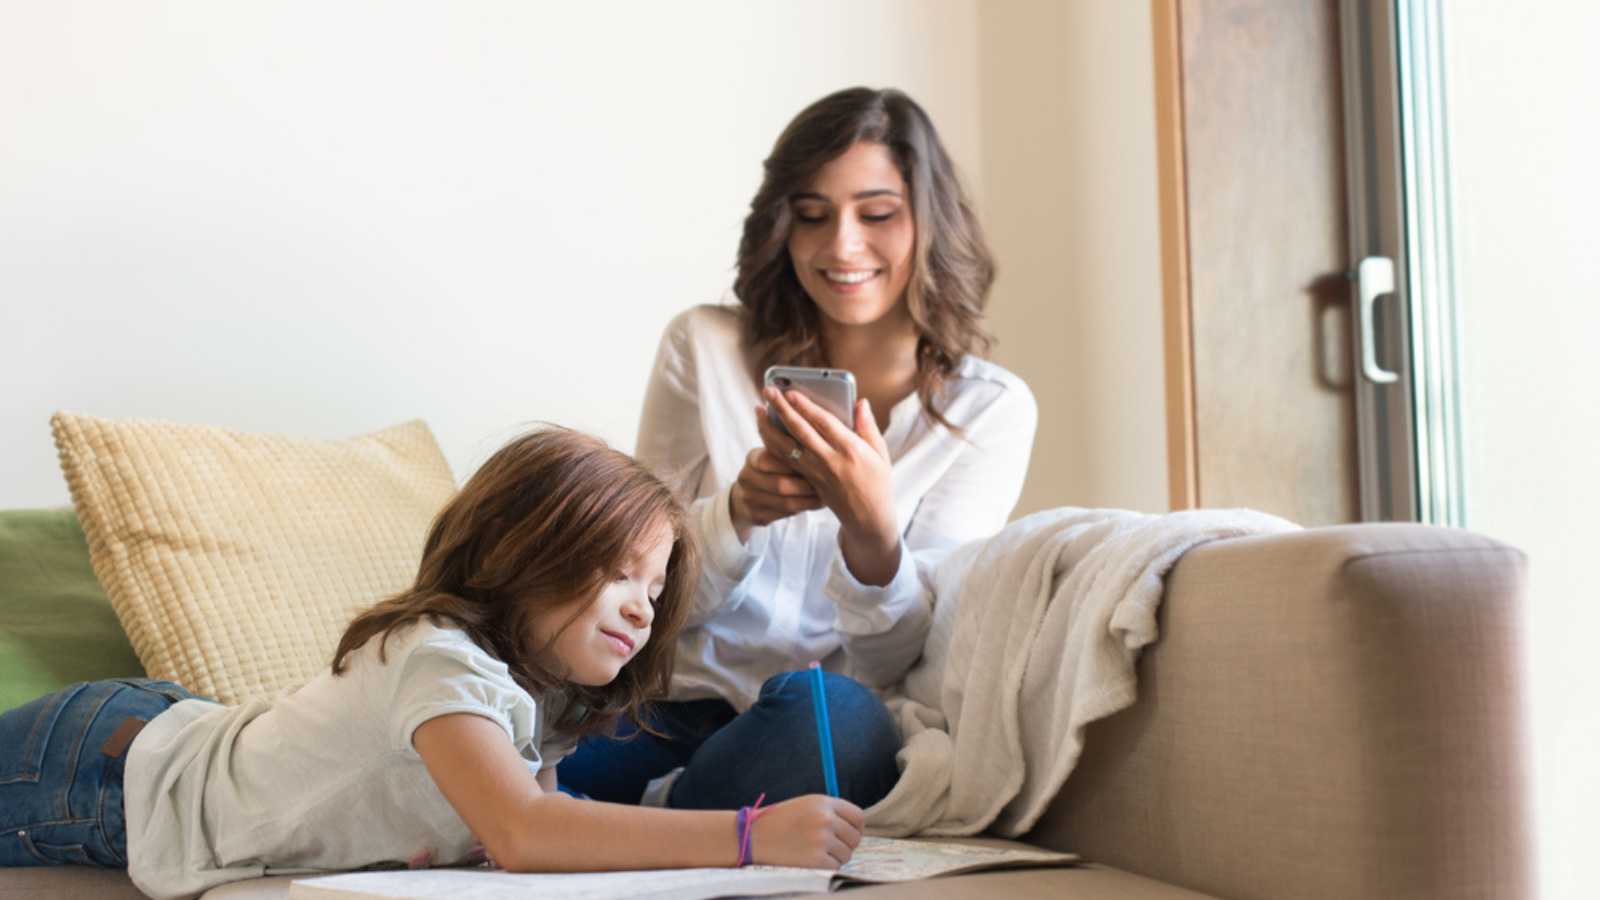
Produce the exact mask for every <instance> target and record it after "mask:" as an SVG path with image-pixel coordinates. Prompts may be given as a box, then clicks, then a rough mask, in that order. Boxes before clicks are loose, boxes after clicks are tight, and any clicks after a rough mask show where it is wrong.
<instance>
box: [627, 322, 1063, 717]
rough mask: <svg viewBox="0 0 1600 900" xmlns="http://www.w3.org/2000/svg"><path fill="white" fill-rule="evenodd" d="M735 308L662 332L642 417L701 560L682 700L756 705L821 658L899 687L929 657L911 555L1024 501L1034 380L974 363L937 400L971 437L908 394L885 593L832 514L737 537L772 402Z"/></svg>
mask: <svg viewBox="0 0 1600 900" xmlns="http://www.w3.org/2000/svg"><path fill="white" fill-rule="evenodd" d="M742 315H743V312H742V310H741V309H740V308H738V307H733V306H698V307H694V308H692V309H690V310H688V311H686V312H684V313H682V314H680V315H679V316H678V317H677V318H675V319H673V320H672V322H671V324H669V325H668V326H667V329H666V332H665V333H664V334H663V335H662V338H661V346H660V349H659V351H658V352H657V355H656V362H655V368H654V369H653V370H652V372H651V376H650V384H649V387H648V389H647V390H646V393H645V403H644V413H643V416H642V417H641V419H640V422H639V440H638V449H637V455H638V457H639V459H640V461H641V462H643V463H645V464H646V465H647V466H649V467H650V468H651V469H652V470H654V471H655V473H656V474H657V475H658V476H660V477H661V478H662V479H663V480H664V481H666V482H667V483H668V484H669V485H671V486H672V488H673V490H674V491H675V492H676V493H677V494H678V496H679V498H680V499H682V500H684V501H685V502H692V504H693V505H692V507H691V513H692V514H691V521H692V522H693V523H694V528H695V531H696V534H697V536H698V537H699V539H700V542H701V546H702V547H703V548H704V556H705V562H704V565H703V566H702V574H701V579H700V583H699V586H698V589H697V592H696V597H695V607H694V609H693V611H692V612H691V613H690V616H689V621H688V625H687V627H686V628H685V629H684V631H683V633H682V635H681V636H680V638H679V640H678V648H677V651H678V652H677V658H676V662H675V664H674V672H673V679H672V689H671V696H672V697H673V698H674V699H678V700H689V699H697V698H706V697H721V698H722V699H725V700H727V701H728V702H729V703H731V704H732V705H733V706H734V707H735V708H736V709H739V710H744V709H747V708H749V706H750V705H751V704H753V703H754V702H755V700H756V697H757V695H758V694H759V692H760V689H761V684H762V682H763V681H765V680H766V679H767V678H769V677H771V676H772V675H775V674H777V673H778V672H782V671H787V670H793V669H800V668H804V667H805V666H806V665H807V664H808V663H809V662H810V661H812V660H821V661H822V662H823V666H824V667H825V668H827V669H829V670H830V671H838V672H844V673H845V674H848V675H851V676H852V677H855V678H857V679H858V680H860V681H862V682H863V683H865V684H868V685H871V686H874V687H877V686H883V685H887V684H891V683H893V682H894V681H897V680H898V679H899V678H900V677H901V676H902V675H904V674H905V671H906V669H907V668H909V667H910V666H911V664H912V663H913V662H915V661H916V658H917V656H918V655H919V654H920V653H921V652H922V643H923V639H924V638H925V637H926V635H927V631H928V627H929V623H930V612H931V611H930V610H929V609H928V607H927V600H926V597H925V596H924V592H923V591H922V590H921V584H920V578H921V576H920V575H919V574H918V566H917V565H916V564H915V563H914V561H913V554H914V553H915V554H920V553H933V552H938V551H943V550H946V549H948V548H950V547H954V546H956V545H957V544H961V543H965V542H967V541H969V540H972V539H975V538H980V537H987V536H988V535H991V534H993V533H994V532H996V531H998V530H1000V528H1001V527H1002V526H1004V525H1005V523H1006V519H1007V517H1008V516H1009V515H1010V514H1011V510H1012V508H1013V507H1014V506H1016V503H1017V498H1018V497H1019V496H1021V493H1022V482H1023V478H1024V477H1025V476H1026V474H1027V470H1028V457H1029V455H1030V454H1031V453H1032V450H1033V435H1034V430H1035V428H1036V426H1037V424H1038V407H1037V405H1036V404H1035V403H1034V399H1033V393H1032V392H1031V391H1029V390H1028V386H1027V385H1026V384H1024V383H1023V382H1022V380H1021V379H1020V378H1018V377H1016V376H1015V375H1013V374H1011V373H1010V372H1008V371H1006V370H1005V369H1003V368H1001V367H1000V366H997V365H995V364H994V363H991V362H988V361H986V360H982V359H978V358H977V357H973V356H968V357H964V358H963V359H962V360H961V362H960V364H959V365H958V366H957V369H956V372H955V374H954V375H953V376H952V377H951V378H949V379H948V380H947V381H946V382H945V384H944V386H943V388H942V394H941V395H940V397H939V398H938V402H937V403H936V404H935V405H936V407H937V408H938V409H939V411H940V412H941V413H942V414H943V415H944V416H945V417H946V418H948V419H949V420H950V421H951V422H952V423H954V424H955V425H957V426H959V427H960V428H962V429H963V432H964V433H963V434H961V435H959V436H958V435H956V434H953V433H951V432H950V431H949V430H948V429H946V428H944V427H943V426H939V425H937V424H936V423H934V422H933V421H932V420H931V419H929V418H928V417H927V416H926V415H924V414H923V410H922V406H921V400H920V398H919V397H918V396H917V395H916V394H915V393H913V394H911V395H910V396H908V397H906V398H905V399H904V400H902V401H901V402H899V403H898V404H896V405H895V406H894V408H893V409H891V410H890V412H889V427H888V429H887V430H886V431H885V432H884V440H885V442H886V443H887V444H888V446H889V456H890V459H891V460H892V462H893V473H894V475H893V479H894V485H893V492H894V507H895V513H896V515H897V516H898V518H899V522H900V533H901V537H902V541H901V554H900V569H899V571H898V572H897V573H896V574H895V576H894V579H893V580H892V581H891V582H890V583H889V584H888V585H886V586H884V587H868V586H865V585H863V584H861V583H860V582H859V581H857V580H856V579H855V578H854V577H853V576H852V575H851V574H850V571H849V569H848V567H847V566H845V564H844V558H843V556H842V554H841V553H840V551H839V539H838V535H839V520H838V518H837V517H836V516H835V515H834V514H833V512H832V511H830V510H827V509H820V510H815V511H811V512H806V513H802V514H800V515H796V516H791V517H789V518H786V519H781V520H779V521H777V522H774V523H773V524H772V525H770V526H767V527H765V528H756V529H754V530H753V532H752V534H751V537H750V540H749V543H748V544H741V543H739V538H738V535H737V534H736V533H735V532H734V529H733V523H732V520H731V518H730V516H729V512H728V491H729V489H730V488H731V486H732V484H733V481H734V479H735V478H737V477H738V475H739V470H740V469H741V468H742V467H743V466H744V462H745V457H746V456H747V455H748V454H749V452H750V451H751V450H752V449H753V448H755V447H759V446H761V437H760V434H759V433H758V432H757V430H756V424H755V407H756V405H757V404H758V403H760V402H761V397H760V392H759V385H758V384H757V383H756V381H755V377H754V373H753V371H752V367H753V363H752V361H751V360H750V358H749V356H748V355H747V353H746V351H745V350H744V348H743V343H742V338H741V331H740V325H741V321H740V316H742Z"/></svg>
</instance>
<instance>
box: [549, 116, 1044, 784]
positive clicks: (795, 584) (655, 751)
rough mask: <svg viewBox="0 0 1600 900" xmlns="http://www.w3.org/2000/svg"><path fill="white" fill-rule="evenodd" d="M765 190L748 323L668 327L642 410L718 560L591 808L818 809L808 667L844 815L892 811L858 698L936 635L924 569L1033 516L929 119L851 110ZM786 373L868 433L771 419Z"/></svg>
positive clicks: (970, 223)
mask: <svg viewBox="0 0 1600 900" xmlns="http://www.w3.org/2000/svg"><path fill="white" fill-rule="evenodd" d="M765 173H766V174H765V179H764V180H763V182H762V185H761V188H760V190H759V191H758V192H757V193H756V196H755V199H754V200H752V201H751V204H750V213H749V215H748V216H747V217H746V219H745V223H744V235H743V239H742V240H741V241H740V245H739V267H738V278H737V281H736V282H735V285H734V293H735V294H736V295H737V296H738V298H739V304H740V305H739V306H738V307H726V306H702V307H697V308H694V309H691V310H689V311H687V312H685V313H683V314H681V315H679V316H678V317H677V318H676V319H675V320H673V322H672V323H671V324H670V325H669V326H668V327H667V331H666V333H665V335H664V336H663V338H662V342H661V348H660V352H659V354H658V356H657V358H656V365H655V369H654V371H653V373H652V375H651V380H650V385H649V389H648V391H647V394H646V397H645V408H644V414H643V417H642V419H641V422H640V426H639V442H638V456H639V458H640V460H641V461H643V462H644V463H646V464H647V465H649V466H651V467H652V468H653V469H654V470H655V471H656V472H657V473H658V474H659V475H661V476H662V477H663V479H664V480H666V481H667V483H669V484H671V485H672V486H673V488H674V490H675V491H677V493H678V495H679V496H680V497H681V498H683V499H684V500H685V501H693V506H692V510H691V520H692V527H693V529H694V530H695V532H696V534H697V536H698V539H699V542H700V544H701V546H702V547H703V548H704V553H705V557H706V558H705V560H704V563H703V566H702V571H701V578H700V582H699V584H698V586H697V594H696V598H695V602H694V607H693V609H692V610H691V611H690V614H689V618H688V621H687V624H686V627H685V629H684V631H683V633H682V634H681V636H680V637H679V639H678V646H677V659H676V664H675V665H676V669H675V672H674V676H673V680H672V687H671V691H670V697H671V701H670V702H666V703H661V704H659V705H657V707H656V708H655V710H654V712H653V714H652V718H651V723H652V726H653V729H654V730H655V731H657V732H659V734H651V733H648V732H632V733H630V734H627V735H625V736H624V737H623V739H621V740H613V739H607V738H589V739H586V740H585V741H584V743H583V744H582V745H581V746H580V747H579V749H578V751H577V752H576V753H575V754H574V755H573V756H572V757H570V758H569V759H568V760H567V762H566V763H565V764H563V765H562V767H561V770H562V782H563V784H565V785H566V786H568V788H569V789H572V790H575V791H579V792H582V793H585V794H588V795H590V796H593V797H595V798H597V799H603V800H612V801H619V802H640V801H641V800H642V801H643V802H645V803H650V804H661V805H668V806H673V807H681V808H736V807H739V806H742V805H745V804H748V803H750V802H751V801H752V799H753V798H755V797H756V796H757V795H758V794H760V793H763V792H764V793H765V794H766V796H767V798H768V799H769V800H771V799H783V798H786V797H792V796H799V795H801V794H805V793H808V792H813V791H816V790H819V789H820V785H821V783H822V774H821V771H822V770H821V765H820V760H819V758H818V740H817V737H816V726H815V724H814V720H813V718H812V709H811V699H810V695H809V693H808V690H807V688H806V682H805V679H804V678H802V677H800V676H799V674H798V672H797V670H803V669H804V668H805V667H806V665H807V663H808V662H809V661H811V660H822V662H823V667H824V668H825V669H826V670H827V671H828V676H827V702H828V709H829V713H830V715H831V717H832V731H833V734H834V735H835V736H836V739H835V753H836V758H837V767H838V777H839V784H840V791H841V793H842V795H843V796H844V797H845V798H847V799H849V800H851V801H852V802H854V803H856V804H858V805H860V806H863V807H865V806H868V805H870V804H872V803H874V802H876V801H877V800H879V799H881V798H882V797H883V796H884V795H885V794H887V793H888V791H889V789H890V788H891V787H893V785H894V782H895V780H896V778H897V777H898V770H897V767H896V765H895V762H894V756H895V753H896V752H897V751H898V749H899V746H900V740H899V735H898V732H897V730H896V729H895V727H894V724H893V722H892V721H891V720H890V717H889V714H888V711H887V710H886V709H885V708H884V705H883V703H882V702H881V701H880V700H879V699H878V698H877V696H876V695H875V694H874V693H873V692H872V690H870V689H869V688H877V687H884V686H887V685H889V684H892V683H894V682H895V681H897V680H899V678H900V677H901V676H903V675H904V673H905V671H906V669H907V668H909V667H910V665H911V664H912V663H913V662H914V661H915V660H916V658H917V656H918V654H919V653H920V652H921V650H922V642H923V639H924V638H925V637H926V635H927V631H928V627H929V622H930V616H931V611H930V610H929V609H928V608H927V606H926V605H925V601H924V600H922V599H920V596H919V592H918V590H917V586H918V581H917V579H918V575H917V569H916V566H915V565H914V564H913V562H912V554H913V553H915V552H917V551H923V550H928V549H933V548H940V547H948V546H952V545H954V544H957V543H961V542H964V541H967V540H970V539H972V538H977V537H982V536H985V535H988V534H991V533H993V532H994V531H996V530H998V529H999V528H1000V527H1001V526H1002V525H1004V524H1005V521H1006V518H1007V516H1008V515H1009V514H1010V511H1011V509H1012V507H1013V506H1014V505H1015V504H1016V500H1017V497H1018V495H1019V494H1020V493H1021V489H1022V481H1023V476H1024V474H1025V472H1026V470H1027V464H1028V456H1029V453H1030V451H1031V449H1032V445H1033V434H1034V427H1035V424H1036V421H1037V410H1036V408H1035V405H1034V400H1033V396H1032V394H1031V393H1030V392H1029V391H1028V388H1027V386H1026V385H1024V384H1023V383H1022V381H1021V380H1020V379H1018V378H1017V377H1016V376H1014V375H1012V374H1011V373H1009V372H1007V371H1005V370H1004V369H1002V368H1000V367H999V366H996V365H994V364H993V363H990V362H987V361H985V360H983V359H980V358H979V357H978V356H977V355H976V354H977V353H979V352H981V351H983V350H984V349H986V347H987V345H988V342H989V341H988V337H987V335H986V334H985V333H984V331H983V328H982V324H981V320H982V313H983V307H984V304H985V301H986V299H987V295H988V291H989V287H990V284H991V283H992V281H993V279H994V265H993V262H992V260H991V258H990V255H989V251H988V248H987V246H986V245H985V243H984V239H983V234H982V231H981V229H980V228H979V225H978V222H977V219H976V217H975V216H974V215H973V213H972V211H971V210H970V208H969V207H968V205H967V203H966V200H965V198H964V196H963V193H962V190H961V186H960V184H959V182H958V181H957V179H956V176H955V172H954V168H953V166H952V165H951V162H950V159H949V156H948V155H947V154H946V153H945V150H944V147H943V146H942V144H941V143H940V141H939V137H938V134H937V133H936V132H935V130H934V128H933V124H932V122H931V121H930V120H929V119H928V116H927V114H926V113H925V112H923V110H922V109H921V107H919V106H918V105H917V104H916V103H915V102H914V101H912V100H911V99H910V98H909V97H907V96H906V95H905V94H903V93H900V92H899V91H894V90H869V89H866V88H853V89H850V90H845V91H840V92H838V93H835V94H832V95H830V96H828V97H824V98H823V99H821V100H819V101H817V102H816V103H814V104H812V105H811V106H810V107H808V108H806V109H805V110H804V111H802V112H801V113H800V114H799V116H797V117H796V118H795V119H794V121H793V122H791V123H790V124H789V126H788V127H787V128H786V129H785V130H784V132H783V134H782V135H780V136H779V138H778V141H777V144H776V145H775V147H774V148H773V151H772V155H771V156H770V157H769V158H768V159H767V160H766V163H765ZM774 364H784V365H802V366H826V367H829V368H837V369H848V370H849V371H851V372H852V373H854V375H855V379H856V384H857V386H858V391H859V400H858V402H857V405H856V409H855V416H854V419H855V421H854V422H853V423H851V424H850V425H848V426H847V425H845V424H844V423H841V422H839V421H838V420H837V419H833V418H831V416H830V415H829V414H828V413H825V412H823V411H822V410H821V409H820V408H819V407H817V406H816V405H815V404H812V403H809V402H807V401H806V399H805V398H804V397H802V396H800V395H799V394H798V392H788V393H786V394H780V393H778V392H776V391H774V390H770V389H769V390H768V391H766V392H765V393H763V392H762V390H761V374H762V372H763V371H764V369H765V368H766V367H767V366H769V365H774ZM768 405H770V406H771V407H772V408H773V409H775V410H776V411H777V412H778V414H779V415H780V416H781V417H782V419H783V421H784V423H785V425H786V427H787V430H788V434H785V433H784V432H783V431H781V430H779V429H777V428H775V427H773V426H772V425H771V424H770V423H769V422H768V420H767V412H766V409H767V406H768ZM789 435H793V437H790V436H789Z"/></svg>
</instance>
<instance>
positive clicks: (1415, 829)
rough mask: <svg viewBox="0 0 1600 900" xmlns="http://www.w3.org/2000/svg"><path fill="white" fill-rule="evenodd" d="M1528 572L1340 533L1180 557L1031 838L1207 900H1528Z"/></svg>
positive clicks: (1493, 558) (1426, 539)
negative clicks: (1129, 697) (1133, 683)
mask: <svg viewBox="0 0 1600 900" xmlns="http://www.w3.org/2000/svg"><path fill="white" fill-rule="evenodd" d="M1525 569H1526V560H1525V558H1524V557H1523V555H1522V553H1521V552H1520V551H1518V550H1515V549H1513V548H1511V547H1507V546H1505V545H1504V544H1499V543H1496V542H1494V541H1492V540H1489V539H1487V538H1483V537H1479V536H1477V535H1474V534H1471V533H1469V532H1465V531H1458V530H1452V529H1445V528H1434V527H1427V526H1419V525H1375V524H1369V525H1353V526H1340V527H1333V528H1318V529H1313V530H1308V531H1303V532H1295V533H1289V534H1280V535H1272V536H1266V537H1253V538H1242V539H1237V540H1230V541H1222V542H1218V543H1215V544H1210V545H1207V546H1203V547H1200V548H1198V549H1196V550H1194V551H1192V552H1191V553H1189V554H1188V555H1187V556H1186V557H1185V558H1184V559H1183V560H1181V561H1180V563H1179V564H1178V566H1177V567H1176V568H1175V569H1174V570H1173V572H1172V573H1171V575H1170V576H1169V577H1168V579H1167V593H1166V598H1165V600H1164V601H1163V603H1162V608H1161V613H1160V623H1161V638H1160V640H1159V641H1158V642H1157V643H1156V644H1155V645H1154V646H1153V647H1151V648H1149V649H1148V650H1147V651H1146V652H1145V653H1144V655H1143V657H1142V659H1141V660H1140V663H1139V700H1138V702H1137V703H1135V704H1134V706H1133V707H1132V708H1130V709H1128V710H1125V711H1124V712H1122V713H1119V714H1117V715H1115V716H1112V717H1110V718H1108V719H1105V720H1102V721H1100V722H1097V723H1095V724H1094V725H1092V726H1090V728H1089V729H1088V732H1087V735H1086V743H1085V747H1084V753H1083V756H1082V758H1081V759H1080V760H1079V763H1078V766H1077V768H1076V770H1075V771H1074V772H1073V774H1072V776H1071V777H1070V778H1069V779H1068V781H1067V784H1066V786H1065V787H1064V788H1063V790H1062V792H1061V794H1060V795H1059V796H1058V797H1057V798H1056V800H1055V801H1054V803H1053V804H1052V806H1051V808H1050V810H1049V811H1048V812H1047V813H1046V814H1045V816H1044V818H1043V819H1042V820H1041V821H1040V823H1039V825H1038V827H1037V828H1036V829H1035V831H1034V832H1033V834H1031V835H1030V836H1029V839H1030V840H1032V841H1034V842H1036V843H1039V844H1042V845H1045V846H1049V847H1053V848H1056V849H1060V850H1068V851H1072V852H1077V853H1081V854H1083V855H1084V856H1085V857H1087V858H1089V859H1091V860H1094V861H1096V862H1103V863H1106V864H1109V865H1112V866H1116V867H1119V868H1122V869H1126V870H1128V871H1131V872H1136V873H1138V874H1141V875H1146V876H1150V877H1152V878H1157V879H1160V880H1163V881H1169V882H1172V883H1174V884H1178V885H1181V886H1183V887H1187V888H1191V889H1194V890H1198V891H1202V892H1205V893H1210V894H1216V895H1218V896H1222V897H1231V898H1236V900H1249V898H1257V897H1259V898H1274V900H1288V898H1350V897H1385V898H1403V897H1451V898H1468V897H1483V898H1490V897H1493V898H1518V897H1532V896H1533V893H1534V889H1533V876H1532V859H1533V854H1532V840H1531V836H1530V818H1529V787H1528V777H1527V765H1528V758H1529V754H1528V751H1527V743H1526V729H1525V716H1524V706H1525V696H1524V684H1525V681H1524V675H1523V672H1524V669H1523V665H1522V663H1523V648H1522V618H1521V614H1522V603H1523V599H1524V596H1523V595H1524V588H1525V577H1524V573H1525Z"/></svg>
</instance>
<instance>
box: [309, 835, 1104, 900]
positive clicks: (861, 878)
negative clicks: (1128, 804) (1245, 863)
mask: <svg viewBox="0 0 1600 900" xmlns="http://www.w3.org/2000/svg"><path fill="white" fill-rule="evenodd" d="M1077 861H1078V858H1077V857H1076V856H1074V855H1072V854H1070V853H1054V852H1051V851H1048V850H1035V849H1031V848H1019V847H1016V846H1014V845H1013V846H1007V847H995V846H982V845H977V844H962V843H954V842H948V841H908V840H897V839H894V838H876V837H866V838H862V840H861V846H860V847H857V848H856V852H855V855H854V856H853V857H852V858H851V860H850V862H849V863H848V864H846V865H845V866H844V868H842V869H840V870H839V871H837V872H830V871H827V870H825V869H790V868H783V867H779V866H748V867H746V868H743V869H658V870H649V871H642V872H583V873H574V874H559V875H546V874H538V875H534V874H515V873H511V872H502V871H499V870H497V869H484V868H478V869H412V870H398V869H395V870H388V871H382V872H352V873H349V874H346V875H324V876H321V877H316V878H302V879H299V880H297V881H295V882H294V883H293V884H292V885H291V886H290V888H289V898H290V900H359V898H383V900H390V898H414V900H500V898H512V897H519V898H520V897H549V898H561V900H568V898H573V900H577V898H582V900H589V898H603V897H604V898H609V897H645V898H653V900H691V898H709V897H729V896H763V895H769V894H796V893H822V892H824V891H831V890H833V889H835V888H838V887H840V886H842V885H846V884H852V883H868V884H873V883H882V882H890V881H915V880H917V879H920V878H934V877H937V876H940V875H956V874H960V873H965V872H977V871H983V870H988V869H1011V868H1023V867H1029V866H1068V865H1073V864H1075V863H1077Z"/></svg>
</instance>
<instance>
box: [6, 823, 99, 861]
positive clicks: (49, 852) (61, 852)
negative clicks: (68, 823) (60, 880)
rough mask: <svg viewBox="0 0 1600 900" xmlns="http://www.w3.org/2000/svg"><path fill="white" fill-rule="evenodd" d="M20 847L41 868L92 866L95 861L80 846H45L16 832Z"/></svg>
mask: <svg viewBox="0 0 1600 900" xmlns="http://www.w3.org/2000/svg"><path fill="white" fill-rule="evenodd" d="M17 837H18V838H19V839H20V840H21V841H22V846H23V848H24V849H26V850H27V851H28V852H29V853H31V854H33V858H34V859H37V860H38V861H39V865H41V866H92V865H95V864H96V863H95V861H94V860H93V859H91V858H90V857H89V851H88V850H86V849H85V848H84V846H83V845H82V844H46V843H44V842H42V841H35V840H34V839H33V838H32V837H31V836H30V835H29V834H28V833H27V832H26V831H19V832H17Z"/></svg>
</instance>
